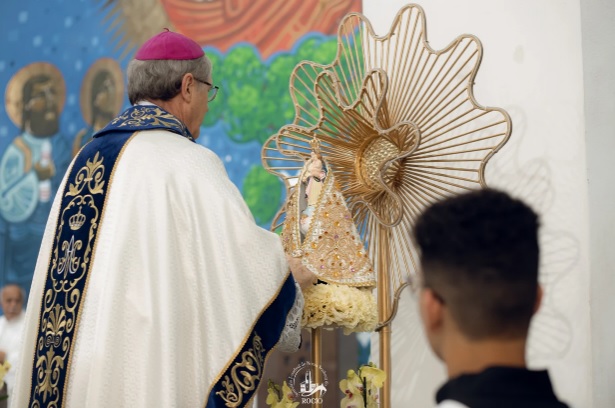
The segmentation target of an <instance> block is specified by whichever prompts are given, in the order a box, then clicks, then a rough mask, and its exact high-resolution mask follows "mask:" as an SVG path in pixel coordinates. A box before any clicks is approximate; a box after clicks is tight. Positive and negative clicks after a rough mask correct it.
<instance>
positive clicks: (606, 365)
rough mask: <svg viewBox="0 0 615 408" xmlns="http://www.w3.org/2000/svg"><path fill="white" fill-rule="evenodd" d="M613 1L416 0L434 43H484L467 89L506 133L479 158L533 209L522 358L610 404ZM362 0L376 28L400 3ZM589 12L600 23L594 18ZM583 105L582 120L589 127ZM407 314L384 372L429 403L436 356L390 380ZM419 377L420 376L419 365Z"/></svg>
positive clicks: (399, 395) (397, 396)
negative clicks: (492, 151) (537, 263)
mask: <svg viewBox="0 0 615 408" xmlns="http://www.w3.org/2000/svg"><path fill="white" fill-rule="evenodd" d="M607 3H610V4H609V5H607ZM612 3H613V2H612V1H610V0H603V1H597V0H596V1H590V0H540V1H537V0H499V1H493V0H457V1H450V0H425V1H422V2H420V5H421V6H422V7H423V9H424V11H425V13H426V17H427V38H428V40H429V43H430V45H431V47H433V48H434V49H441V48H444V47H445V46H446V45H447V44H448V43H450V42H451V41H452V40H453V39H454V38H455V37H456V36H458V35H460V34H465V33H468V34H474V35H476V36H478V38H480V40H481V42H482V43H483V50H484V53H483V61H482V65H481V68H480V70H479V72H478V75H477V77H476V85H475V88H474V90H475V96H476V99H477V100H478V102H479V103H481V104H483V105H487V106H497V107H502V108H504V109H506V110H508V112H509V113H510V115H511V117H512V121H513V132H512V136H511V139H510V141H509V142H508V144H507V145H506V146H505V147H504V148H503V149H502V151H501V152H500V153H498V154H496V155H495V156H494V157H493V158H492V160H491V161H490V163H489V165H488V168H487V177H488V178H487V181H488V183H489V185H491V186H493V187H498V188H502V189H505V190H508V191H510V192H512V193H514V194H515V195H517V196H519V197H522V198H524V199H525V200H526V201H528V202H529V203H530V204H532V206H534V207H535V208H536V210H538V211H539V212H540V213H541V215H542V222H543V231H542V237H541V240H542V241H541V245H542V251H543V253H542V265H541V273H542V275H543V276H542V282H543V284H544V285H545V288H546V297H545V302H544V307H543V309H542V310H541V312H540V314H539V316H537V318H536V319H535V321H534V323H533V325H532V333H531V336H530V345H529V350H528V356H529V360H530V364H531V365H532V366H533V367H548V368H549V370H550V373H551V377H552V379H553V381H554V383H555V388H556V392H557V393H558V395H560V397H561V398H562V399H564V400H566V401H568V402H569V403H570V404H572V405H573V406H575V407H582V408H585V407H597V408H601V407H605V408H606V407H611V406H615V398H614V394H613V393H614V391H613V389H612V388H613V387H612V385H613V381H615V372H614V371H615V347H613V346H612V344H613V342H614V341H615V325H614V324H613V323H611V322H610V321H607V317H608V313H607V312H605V311H606V310H615V300H614V299H615V284H614V282H613V280H614V279H615V278H614V276H615V275H614V274H612V273H610V272H611V271H610V268H609V267H612V266H613V265H615V263H614V261H615V250H613V249H611V248H610V246H609V245H608V244H609V243H611V242H615V240H614V239H610V240H607V241H606V242H605V240H602V241H600V240H601V237H611V238H615V237H614V236H613V235H614V234H615V232H614V231H615V229H614V228H613V214H612V212H611V211H610V204H611V203H612V202H613V200H612V198H613V188H612V187H611V186H612V183H611V184H609V183H608V181H607V179H608V180H612V174H613V170H615V169H614V168H613V165H612V164H611V163H612V162H613V161H614V159H611V158H609V156H607V155H608V154H609V153H610V152H614V151H615V149H608V147H615V146H614V144H615V138H614V137H613V136H614V135H613V133H614V131H613V129H615V126H614V120H615V119H614V118H615V115H614V109H613V104H614V103H615V102H613V101H614V100H615V93H614V92H613V88H614V87H613V72H615V63H614V61H615V58H614V54H613V50H614V49H615V47H614V44H615V35H613V34H614V30H613V28H612V26H613V23H612V21H615V14H614V13H613V4H612ZM363 4H364V13H365V14H366V16H367V17H368V18H369V19H370V20H371V21H372V23H373V25H374V27H375V29H376V31H377V32H378V33H379V34H384V33H385V32H386V31H387V30H388V27H389V25H390V22H391V20H392V18H393V17H394V15H395V14H396V12H397V11H398V10H399V8H401V7H402V6H403V5H405V4H406V2H404V1H399V0H388V1H382V0H364V3H363ZM581 5H582V6H583V15H581ZM605 11H608V13H606V14H605V13H604V12H605ZM609 16H610V21H609V19H608V17H609ZM581 17H583V20H582V18H581ZM596 20H598V21H600V24H597V25H596V24H594V21H596ZM582 21H583V23H584V25H583V27H582V26H581V22H582ZM582 28H583V34H584V37H582V35H581V34H582ZM606 35H609V36H610V37H609V38H610V40H609V41H607V39H605V38H604V36H606ZM582 38H583V41H582ZM607 42H610V44H608V45H609V46H610V49H609V50H608V51H606V52H605V51H604V50H603V49H602V47H604V46H606V45H607ZM583 46H584V47H585V50H583V48H582V47H583ZM584 58H585V64H586V68H585V69H586V73H585V78H584V74H583V63H584ZM588 64H589V65H588ZM606 66H608V67H609V68H608V69H607V68H605V67H606ZM584 87H585V88H584ZM584 91H585V92H586V97H587V105H586V107H585V110H584ZM585 112H587V115H588V122H591V123H589V124H588V126H587V128H586V127H585V116H584V115H585ZM605 117H606V118H607V119H605ZM586 130H587V141H588V145H587V158H588V159H587V162H586ZM604 147H607V149H604ZM588 177H589V179H590V188H589V191H588V182H587V180H588ZM588 194H589V195H588ZM609 199H611V200H609ZM590 210H591V211H592V216H591V218H590V215H589V211H590ZM590 220H591V226H592V229H591V242H592V248H591V250H590ZM590 260H591V265H592V269H591V274H590ZM590 277H591V284H590ZM590 288H591V294H592V297H591V298H590ZM602 288H609V289H602ZM609 292H610V293H609ZM590 299H591V305H592V307H593V309H592V310H591V315H590ZM411 303H412V302H406V304H407V305H411ZM608 307H610V309H608ZM406 308H407V310H406V311H405V313H406V314H407V315H408V316H413V315H414V314H413V313H412V309H411V307H410V306H407V307H406ZM590 317H591V318H590ZM401 318H403V316H401V315H400V317H399V319H401ZM417 324H418V322H417V321H416V320H407V321H406V322H405V323H404V322H401V321H396V323H395V325H394V327H393V330H394V334H393V337H394V338H393V343H394V350H395V352H396V353H398V354H397V355H395V356H394V357H393V361H394V362H395V363H394V373H393V375H394V376H395V375H396V373H401V375H398V376H397V378H395V379H394V383H393V384H394V389H393V404H392V406H393V407H401V406H421V407H423V406H429V405H425V401H428V400H426V399H425V397H424V396H422V395H420V394H425V393H428V394H429V395H430V396H431V395H433V392H434V390H435V388H436V386H437V384H438V383H440V382H441V381H442V380H443V378H442V377H443V376H442V373H441V372H438V371H437V370H435V371H434V369H433V365H434V364H435V363H434V362H433V361H430V362H425V361H424V362H423V363H422V364H424V366H425V367H426V368H425V369H424V371H425V373H428V374H427V376H428V377H429V378H428V379H425V378H423V379H422V382H423V384H422V386H421V387H414V388H413V389H412V390H411V391H402V389H401V388H400V387H403V384H404V381H405V380H406V379H408V378H409V373H408V370H407V367H408V366H412V365H413V364H416V358H415V357H414V356H415V355H417V351H416V350H417V346H416V345H414V343H413V345H412V346H409V347H408V350H411V351H406V353H405V354H404V352H403V351H400V350H403V348H401V347H400V346H399V344H403V342H404V341H407V339H408V338H413V337H412V336H413V334H412V333H411V331H412V330H414V326H415V325H417ZM592 324H593V326H592ZM597 326H598V327H597ZM592 335H593V337H592ZM592 345H593V347H594V354H592ZM423 347H424V345H423ZM403 360H405V362H402V361H403ZM592 361H593V363H594V364H593V365H592ZM418 375H419V376H423V374H422V372H420V373H419V374H418ZM594 376H595V377H596V378H595V381H594ZM400 377H401V378H400ZM405 384H406V385H409V383H408V382H405ZM430 387H431V389H429V388H430ZM411 388H412V387H411Z"/></svg>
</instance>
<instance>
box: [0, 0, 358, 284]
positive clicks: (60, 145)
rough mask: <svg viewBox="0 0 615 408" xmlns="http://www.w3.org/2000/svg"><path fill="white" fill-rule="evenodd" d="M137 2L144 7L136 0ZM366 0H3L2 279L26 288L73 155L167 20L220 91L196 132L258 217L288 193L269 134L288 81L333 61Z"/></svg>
mask: <svg viewBox="0 0 615 408" xmlns="http://www.w3.org/2000/svg"><path fill="white" fill-rule="evenodd" d="M137 5H138V7H137ZM352 11H361V1H360V0H309V1H307V0H250V1H248V0H206V1H196V0H142V1H140V2H134V1H129V0H79V1H67V0H48V1H46V2H44V3H40V2H35V1H32V0H25V1H21V2H8V4H6V5H4V6H3V13H2V16H1V17H0V23H1V24H2V26H3V28H4V32H5V33H6V36H5V38H4V39H3V40H2V50H3V52H2V54H1V55H0V84H3V87H4V95H5V103H4V106H3V109H2V111H0V285H4V284H5V283H7V282H15V283H18V284H19V285H21V286H22V287H23V288H24V289H26V290H28V289H29V287H30V281H31V278H32V272H33V270H34V266H35V264H36V258H37V256H38V250H39V246H40V242H41V238H42V235H43V231H44V228H45V224H46V221H47V216H48V213H49V210H50V207H51V204H52V201H53V197H54V196H55V192H56V190H57V188H58V185H59V183H60V182H61V178H62V176H63V175H64V172H65V171H66V169H67V167H68V165H69V164H70V160H71V159H72V157H74V155H75V154H76V152H78V151H79V149H80V148H81V147H82V146H83V145H84V144H85V143H87V142H88V141H89V140H91V137H92V135H93V134H94V133H95V132H96V131H97V130H98V129H100V128H101V127H102V126H104V125H105V124H106V123H107V122H108V121H109V120H110V119H111V118H113V117H114V116H115V115H116V114H117V113H118V112H120V111H121V110H122V109H123V108H125V107H127V105H128V101H127V99H126V98H125V96H124V86H125V83H124V77H123V71H124V70H125V68H126V65H127V63H128V62H129V61H130V58H131V57H132V54H133V53H134V51H135V50H136V48H138V47H139V46H140V45H141V44H142V43H143V42H144V41H145V40H147V39H148V38H149V37H151V36H152V35H154V34H157V33H159V32H160V31H161V30H162V29H163V28H165V27H168V28H170V29H171V30H174V31H178V32H181V33H184V34H186V35H189V36H190V37H192V38H194V39H195V40H197V41H198V42H199V43H200V44H202V45H203V47H204V50H205V52H206V53H207V55H208V56H209V58H210V59H211V60H212V62H213V66H214V74H213V79H214V82H215V84H216V85H218V86H220V88H221V90H220V93H219V94H218V97H217V98H216V100H215V101H214V103H212V104H211V105H210V111H209V113H208V116H207V117H206V119H205V121H204V123H203V129H202V131H201V137H200V138H199V140H198V142H199V143H200V144H203V145H205V146H207V147H208V148H210V149H212V150H213V151H214V152H216V153H217V154H218V155H219V156H220V157H221V158H222V159H223V161H224V163H225V166H226V168H227V171H228V173H229V176H230V177H231V179H232V180H233V182H234V183H235V184H236V185H237V186H238V188H239V189H240V190H241V192H242V193H243V195H244V197H245V199H246V202H247V203H248V205H249V207H250V209H251V210H252V213H253V214H254V217H255V219H256V220H257V222H258V223H259V224H260V225H262V226H264V227H268V226H269V224H270V222H271V219H272V218H273V216H274V214H275V212H276V211H277V209H278V208H279V205H280V203H281V202H282V199H283V187H282V184H281V183H280V182H279V181H278V179H277V178H276V177H274V176H272V175H270V174H268V173H267V172H266V171H265V170H263V169H262V167H261V163H260V149H261V146H262V144H263V142H264V141H265V140H266V139H267V138H268V137H269V136H270V135H271V134H273V133H275V132H276V131H277V130H278V129H279V128H280V127H281V126H283V125H284V124H286V123H290V122H291V121H292V119H293V116H294V108H293V103H292V100H291V98H290V94H289V92H288V80H289V77H290V73H291V71H292V69H293V68H294V66H295V65H296V64H297V63H298V62H300V61H303V60H310V61H316V62H322V63H326V62H328V61H331V60H333V58H334V57H335V53H336V50H337V46H336V36H335V33H336V31H337V25H338V23H339V21H340V19H341V18H342V17H343V16H344V15H345V14H347V13H348V12H352Z"/></svg>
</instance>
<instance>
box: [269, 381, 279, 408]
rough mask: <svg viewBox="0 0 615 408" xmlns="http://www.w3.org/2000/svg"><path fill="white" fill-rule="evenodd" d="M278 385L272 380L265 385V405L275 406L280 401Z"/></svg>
mask: <svg viewBox="0 0 615 408" xmlns="http://www.w3.org/2000/svg"><path fill="white" fill-rule="evenodd" d="M278 388H279V386H278V385H277V384H275V383H274V382H273V381H271V380H269V384H268V385H267V401H266V402H267V405H269V406H270V407H273V406H276V405H277V404H278V403H279V402H280V396H279V394H278V392H279V389H278Z"/></svg>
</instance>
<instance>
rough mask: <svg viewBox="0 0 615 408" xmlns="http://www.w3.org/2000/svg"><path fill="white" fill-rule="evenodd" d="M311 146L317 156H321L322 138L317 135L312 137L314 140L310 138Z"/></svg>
mask: <svg viewBox="0 0 615 408" xmlns="http://www.w3.org/2000/svg"><path fill="white" fill-rule="evenodd" d="M310 147H311V148H312V151H313V152H314V153H316V155H317V156H320V140H318V139H317V138H316V136H314V137H312V140H310Z"/></svg>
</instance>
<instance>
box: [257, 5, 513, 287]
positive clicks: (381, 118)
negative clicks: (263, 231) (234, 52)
mask: <svg viewBox="0 0 615 408" xmlns="http://www.w3.org/2000/svg"><path fill="white" fill-rule="evenodd" d="M481 57H482V47H481V44H480V41H479V40H478V39H477V38H476V37H474V36H472V35H461V36H459V37H457V38H456V39H455V40H453V41H452V42H451V43H450V44H449V45H448V46H447V47H445V48H444V49H442V50H439V51H436V50H433V49H432V48H431V47H430V46H429V44H428V43H427V35H426V22H425V16H424V13H423V10H422V8H421V7H420V6H418V5H414V4H411V5H408V6H405V7H404V8H402V9H401V10H400V11H399V13H398V14H397V16H396V17H395V19H394V20H393V23H392V26H391V29H390V31H389V32H388V33H387V34H386V35H384V36H377V35H376V34H375V32H374V30H373V28H372V26H371V23H370V22H369V21H368V20H367V19H366V18H365V17H364V16H363V15H361V14H358V13H352V14H349V15H348V16H346V17H345V18H344V19H343V20H342V22H341V24H340V28H339V31H338V51H337V56H336V58H335V59H334V60H333V62H332V63H331V64H328V65H320V64H316V63H313V62H309V61H305V62H302V63H301V64H299V65H297V67H296V68H295V69H294V70H293V72H292V74H291V79H290V93H291V96H292V99H293V102H294V104H295V119H294V121H293V123H292V124H289V125H287V126H284V127H282V129H280V131H279V132H278V133H277V134H275V135H273V136H271V137H270V138H269V139H268V140H267V142H266V143H265V145H264V147H263V150H262V162H263V165H264V167H265V168H266V169H267V170H268V171H269V172H271V173H272V174H275V175H277V176H278V177H280V178H281V179H282V180H283V181H284V183H285V186H286V190H287V191H286V192H287V196H290V193H291V192H292V190H293V188H294V184H295V183H296V179H297V175H298V173H299V171H300V170H301V168H302V166H303V164H304V160H305V159H307V158H308V157H309V154H310V141H311V140H313V139H314V138H315V139H317V140H318V141H319V142H320V146H321V148H320V149H321V153H322V156H323V159H324V162H325V163H326V164H327V166H329V168H330V171H333V172H334V174H335V178H336V179H337V180H338V182H339V184H340V186H341V191H342V194H343V195H344V197H345V199H346V201H347V204H348V207H349V208H350V210H351V212H352V215H353V217H354V220H355V222H356V223H357V226H358V229H359V232H360V233H361V235H362V236H363V237H364V240H365V242H366V246H367V249H368V253H369V255H370V258H371V259H372V260H373V261H374V265H376V268H377V269H378V268H386V269H387V276H388V277H389V281H390V286H389V287H390V289H391V290H393V291H395V290H397V289H399V288H400V287H402V285H403V284H404V283H405V282H407V281H408V280H410V281H411V282H412V281H413V278H414V276H415V274H416V271H417V266H418V263H417V260H418V258H417V252H416V249H415V246H414V244H413V243H412V240H411V238H410V237H411V234H410V232H411V228H412V225H413V224H414V220H415V219H416V217H417V216H418V215H419V214H420V212H421V211H422V210H423V209H424V208H425V207H426V206H427V205H429V204H430V203H432V202H434V201H437V200H439V199H441V198H444V197H447V196H450V195H453V194H457V193H460V192H463V191H467V190H471V189H476V188H481V187H485V186H486V182H485V177H484V169H485V165H486V163H487V161H488V160H489V158H490V157H491V156H492V155H493V154H494V153H495V152H496V151H498V150H499V149H500V148H501V147H502V145H503V144H504V143H505V142H506V141H507V140H508V138H509V136H510V133H511V130H512V123H511V120H510V117H509V115H508V114H507V113H506V112H505V111H504V110H502V109H499V108H491V107H484V106H481V105H480V104H478V102H477V101H476V100H475V98H474V95H473V91H472V86H473V83H474V78H475V76H476V73H477V71H478V67H479V65H480V61H481ZM284 217H285V213H284V208H282V209H281V210H280V211H279V212H278V214H277V215H276V217H275V218H274V222H273V224H272V228H274V229H275V228H277V227H278V226H279V225H281V223H282V222H283V220H284ZM383 258H386V261H385V262H384V263H382V262H380V261H379V260H382V259H383ZM378 265H385V266H378Z"/></svg>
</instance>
